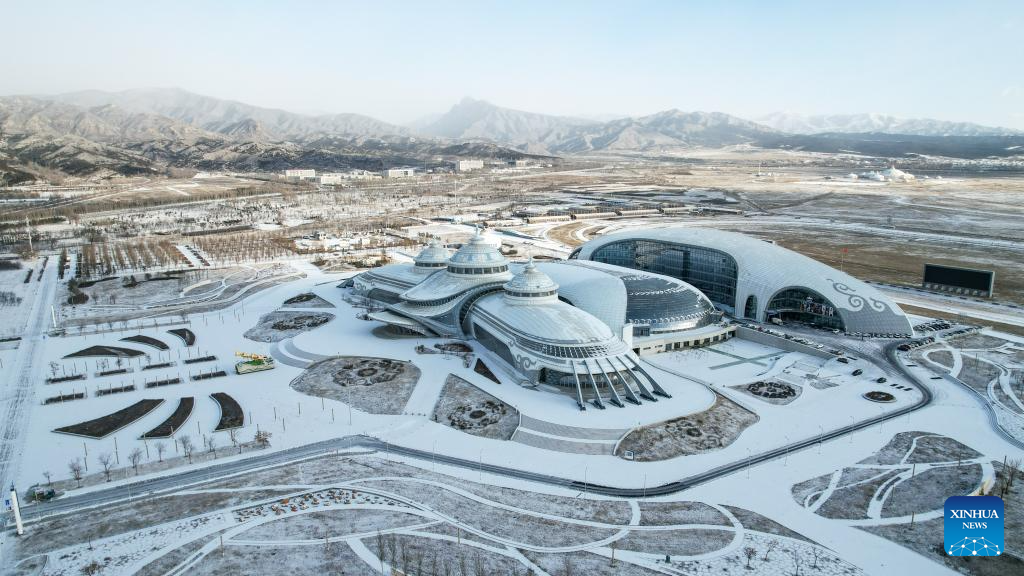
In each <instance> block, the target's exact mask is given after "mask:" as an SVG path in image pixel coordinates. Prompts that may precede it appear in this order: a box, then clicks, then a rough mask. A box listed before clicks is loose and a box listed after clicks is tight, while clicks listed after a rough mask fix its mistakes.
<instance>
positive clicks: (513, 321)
mask: <svg viewBox="0 0 1024 576" xmlns="http://www.w3.org/2000/svg"><path fill="white" fill-rule="evenodd" d="M480 311H482V312H483V313H484V314H485V315H489V317H490V318H491V319H492V321H493V320H497V321H500V322H501V323H503V324H504V325H506V326H508V327H509V328H511V329H512V330H513V331H514V332H515V333H517V334H521V335H524V336H528V337H530V338H531V339H532V340H535V341H541V342H557V343H560V344H594V343H602V344H606V345H609V346H613V347H615V349H616V351H620V350H619V349H620V348H623V349H624V348H625V346H624V345H623V344H621V343H619V340H618V339H617V338H616V337H615V335H614V334H612V331H611V329H610V328H608V326H607V325H605V324H604V323H603V322H601V321H600V320H598V319H597V318H594V317H593V316H591V315H590V314H587V313H586V312H585V311H583V310H580V309H578V308H574V307H573V306H570V305H568V304H566V303H565V302H560V301H558V300H553V301H549V302H546V303H542V304H537V305H535V306H516V305H514V304H510V303H509V302H508V301H507V300H506V299H505V298H504V297H503V296H502V295H501V294H492V295H490V296H484V297H483V298H481V299H480V300H478V301H477V303H476V305H475V306H474V308H473V312H471V314H477V313H478V312H480ZM621 351H624V350H621Z"/></svg>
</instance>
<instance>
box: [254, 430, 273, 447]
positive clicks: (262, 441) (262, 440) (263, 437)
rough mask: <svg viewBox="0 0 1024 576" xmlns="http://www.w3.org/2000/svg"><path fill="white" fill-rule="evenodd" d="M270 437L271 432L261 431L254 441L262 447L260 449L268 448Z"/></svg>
mask: <svg viewBox="0 0 1024 576" xmlns="http://www.w3.org/2000/svg"><path fill="white" fill-rule="evenodd" d="M270 436H271V434H270V432H267V431H266V430H260V431H259V432H257V433H256V436H255V438H254V439H255V440H256V443H257V444H259V445H260V448H266V447H267V446H270Z"/></svg>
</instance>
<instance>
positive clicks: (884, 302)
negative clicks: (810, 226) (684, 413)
mask: <svg viewBox="0 0 1024 576" xmlns="http://www.w3.org/2000/svg"><path fill="white" fill-rule="evenodd" d="M629 240H653V241H658V242H665V243H669V244H679V245H681V246H696V247H701V248H709V249H714V250H720V251H722V252H725V253H727V254H729V255H730V256H732V257H733V259H735V260H736V264H737V267H738V269H739V271H738V273H739V277H738V278H737V286H736V301H735V302H729V303H725V304H728V305H730V306H734V307H735V309H736V310H737V311H742V310H743V304H744V303H745V301H746V299H747V297H748V296H754V297H755V298H756V299H757V304H758V312H759V313H763V311H764V309H765V307H766V306H767V304H768V301H769V300H770V299H771V298H772V297H773V296H774V295H775V294H777V293H778V292H779V291H781V290H783V289H786V288H806V289H809V290H811V291H813V292H816V293H818V294H820V295H821V296H822V297H824V298H825V299H826V300H828V301H829V302H830V303H832V305H833V306H834V307H835V308H836V310H837V312H838V313H839V315H840V316H841V317H842V319H843V323H844V325H845V327H846V331H847V332H852V333H864V334H912V333H913V329H912V327H911V324H910V320H909V319H908V318H907V317H906V315H905V314H904V313H903V311H902V310H900V308H899V306H897V305H896V303H895V302H893V301H892V300H890V299H889V298H888V297H887V296H885V295H884V294H882V293H881V292H879V291H878V290H876V289H875V288H873V287H872V286H870V285H868V284H865V283H864V282H861V281H860V280H857V279H856V278H854V277H852V276H850V275H849V274H845V273H843V272H840V271H839V270H836V269H835V268H832V267H831V266H827V265H825V264H822V263H821V262H818V261H817V260H814V259H811V258H808V257H806V256H804V255H802V254H798V253H796V252H793V251H792V250H788V249H786V248H783V247H781V246H778V245H776V244H773V243H771V242H766V241H764V240H760V239H758V238H754V237H752V236H747V235H745V234H739V233H736V232H726V231H723V230H715V229H710V228H696V227H671V228H653V229H637V230H628V231H623V232H617V233H614V234H608V235H605V236H601V237H599V238H596V239H594V240H591V241H590V242H587V243H586V244H584V245H583V246H582V248H581V249H580V251H579V255H578V258H579V259H581V260H589V259H590V258H591V257H592V256H593V254H594V252H595V251H596V250H598V249H599V248H602V247H604V246H607V245H609V244H612V243H616V242H622V241H629Z"/></svg>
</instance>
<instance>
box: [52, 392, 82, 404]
mask: <svg viewBox="0 0 1024 576" xmlns="http://www.w3.org/2000/svg"><path fill="white" fill-rule="evenodd" d="M82 398H85V392H75V393H74V394H61V395H60V396H51V397H49V398H47V399H46V400H43V404H61V403H63V402H69V401H71V400H81V399H82Z"/></svg>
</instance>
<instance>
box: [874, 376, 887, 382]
mask: <svg viewBox="0 0 1024 576" xmlns="http://www.w3.org/2000/svg"><path fill="white" fill-rule="evenodd" d="M875 382H878V383H879V384H885V382H886V380H885V376H879V377H878V380H875Z"/></svg>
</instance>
